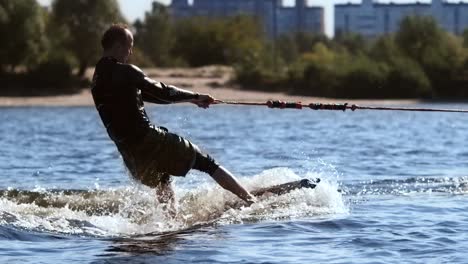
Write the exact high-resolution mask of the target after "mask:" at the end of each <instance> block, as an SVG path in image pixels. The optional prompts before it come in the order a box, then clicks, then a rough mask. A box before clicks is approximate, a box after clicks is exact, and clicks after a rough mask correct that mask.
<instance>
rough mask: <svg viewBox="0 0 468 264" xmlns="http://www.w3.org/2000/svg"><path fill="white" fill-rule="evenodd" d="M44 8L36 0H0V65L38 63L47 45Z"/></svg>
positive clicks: (29, 65) (27, 65)
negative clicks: (0, 38)
mask: <svg viewBox="0 0 468 264" xmlns="http://www.w3.org/2000/svg"><path fill="white" fill-rule="evenodd" d="M43 13H44V10H43V9H42V8H41V7H40V6H39V5H38V4H37V2H36V1H35V0H15V1H11V0H0V35H1V36H3V38H4V40H2V41H0V67H1V68H2V69H3V70H5V68H8V69H9V70H10V71H11V70H13V69H15V67H16V66H19V65H23V66H25V67H26V68H31V67H33V66H34V65H36V64H38V63H39V62H40V61H41V59H42V58H43V55H44V50H45V49H46V48H47V39H46V37H45V34H44V33H45V23H44V16H43Z"/></svg>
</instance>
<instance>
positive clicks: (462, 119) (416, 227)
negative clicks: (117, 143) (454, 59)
mask: <svg viewBox="0 0 468 264" xmlns="http://www.w3.org/2000/svg"><path fill="white" fill-rule="evenodd" d="M419 106H422V105H418V107H419ZM424 107H443V108H468V105H424ZM148 110H149V112H150V116H151V117H152V120H153V122H154V123H156V124H158V125H163V126H166V127H168V128H169V129H170V130H172V131H174V132H176V133H179V134H181V135H183V136H185V137H187V138H190V139H191V140H192V141H193V142H195V143H196V144H198V145H199V146H200V147H201V148H202V149H203V150H205V151H207V152H209V153H211V154H212V156H214V157H215V158H216V159H217V160H218V161H219V162H220V163H221V164H222V165H223V166H225V167H226V168H228V169H230V170H231V171H232V172H233V173H235V174H236V175H238V177H239V179H240V180H241V181H242V183H243V184H245V185H246V186H247V187H248V188H249V189H255V188H259V187H265V186H270V185H274V184H280V183H284V182H288V181H294V180H298V179H302V178H317V177H319V178H321V179H322V182H320V183H319V184H318V186H317V188H316V189H314V190H311V189H306V190H305V189H301V190H295V191H293V192H291V193H288V194H285V195H282V196H269V197H263V198H262V199H261V200H260V202H259V203H257V204H255V205H253V206H252V207H249V208H245V207H241V208H239V206H232V205H233V204H236V202H237V199H236V197H235V196H233V195H232V194H230V193H228V192H226V191H224V190H222V189H221V188H219V187H217V186H216V185H215V184H214V182H213V181H212V180H211V179H210V177H209V176H207V175H204V174H203V173H198V172H191V173H190V174H189V175H188V176H187V177H186V178H177V179H176V180H175V182H174V185H175V190H176V194H177V200H178V211H179V213H178V215H177V217H175V218H171V217H170V216H168V214H167V213H166V211H165V209H164V206H163V205H160V204H158V203H157V202H156V201H155V198H154V194H153V192H152V190H151V189H149V188H146V187H144V186H141V185H139V184H138V183H135V182H133V181H132V180H131V179H130V178H129V176H128V175H127V173H126V171H125V169H124V167H123V164H122V162H121V160H120V156H119V154H118V153H117V151H116V149H115V147H114V145H113V144H112V142H111V141H110V140H109V139H108V137H107V134H106V133H105V130H104V128H103V127H102V125H101V122H100V120H99V119H98V116H97V113H96V112H95V109H94V108H92V107H78V108H60V107H53V108H43V107H42V108H35V107H31V108H0V177H1V179H2V180H1V182H0V262H1V263H73V262H75V263H179V262H184V263H187V262H189V263H468V260H467V259H466V252H468V235H467V234H468V203H467V201H468V196H467V194H468V148H467V142H468V132H467V131H468V115H466V114H443V113H414V112H372V111H356V112H345V113H343V112H317V111H312V110H270V109H265V108H261V107H260V108H256V107H228V106H214V107H212V108H211V109H209V110H202V109H198V108H195V107H193V106H188V105H185V106H162V107H150V108H149V109H148Z"/></svg>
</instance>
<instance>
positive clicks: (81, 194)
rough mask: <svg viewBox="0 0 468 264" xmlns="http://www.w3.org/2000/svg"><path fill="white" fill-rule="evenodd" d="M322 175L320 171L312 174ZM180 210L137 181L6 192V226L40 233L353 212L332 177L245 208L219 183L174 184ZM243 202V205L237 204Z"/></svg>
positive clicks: (274, 174)
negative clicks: (170, 209)
mask: <svg viewBox="0 0 468 264" xmlns="http://www.w3.org/2000/svg"><path fill="white" fill-rule="evenodd" d="M306 176H307V177H308V178H316V177H317V175H313V174H311V175H306ZM301 178H302V177H300V176H298V175H297V174H295V173H294V172H293V171H292V170H290V169H286V168H283V169H281V168H280V169H272V170H268V171H264V172H263V173H261V174H260V175H256V176H254V177H251V178H244V179H242V182H243V184H244V185H246V186H247V188H248V189H256V188H262V187H268V186H272V185H276V184H281V183H285V182H289V181H293V180H299V179H301ZM174 187H175V191H176V197H177V200H178V201H177V209H178V214H177V216H176V217H175V218H172V217H170V215H169V214H168V213H167V211H166V208H165V205H163V204H158V203H157V201H156V199H155V196H154V192H153V190H151V189H149V188H146V187H144V186H141V185H139V184H135V185H132V186H128V187H123V188H117V189H106V190H100V189H94V190H46V189H40V188H37V189H35V190H32V191H26V190H17V189H7V190H0V225H1V226H4V227H5V226H7V227H12V228H16V229H22V230H26V231H34V232H47V233H53V234H73V235H84V236H97V237H132V236H139V235H144V234H156V233H165V232H173V231H179V230H184V229H188V228H192V227H196V226H199V225H206V224H211V225H213V224H231V223H242V222H255V221H261V220H269V219H290V218H301V217H311V216H323V215H331V214H332V215H333V214H344V213H347V211H348V209H347V206H346V204H345V202H344V199H343V197H342V194H341V193H340V192H338V191H337V190H338V186H337V184H336V183H334V182H330V181H327V180H326V179H325V180H323V177H322V182H320V184H318V185H317V187H316V188H315V189H298V190H294V191H291V192H290V193H287V194H284V195H280V196H276V195H272V196H265V197H262V198H261V199H260V200H259V202H258V203H256V204H254V205H252V206H250V207H243V206H239V204H238V202H239V200H238V198H236V197H235V196H234V195H233V194H231V193H229V192H227V191H225V190H222V189H221V188H220V187H218V186H217V185H215V184H214V183H210V184H208V183H206V184H202V185H198V187H197V188H187V189H184V188H182V187H180V186H178V185H177V184H176V185H175V186H174ZM236 203H237V206H236Z"/></svg>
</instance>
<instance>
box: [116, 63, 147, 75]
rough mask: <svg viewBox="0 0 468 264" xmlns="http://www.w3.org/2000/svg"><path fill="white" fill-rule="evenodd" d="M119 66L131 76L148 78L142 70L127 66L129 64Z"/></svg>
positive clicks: (130, 65) (131, 65) (119, 64)
mask: <svg viewBox="0 0 468 264" xmlns="http://www.w3.org/2000/svg"><path fill="white" fill-rule="evenodd" d="M118 66H119V67H121V70H123V71H124V72H126V73H128V74H130V75H131V76H133V77H136V78H144V77H145V76H146V75H145V74H144V73H143V71H142V70H141V69H140V68H138V67H137V66H136V65H133V64H127V63H118Z"/></svg>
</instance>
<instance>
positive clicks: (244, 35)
mask: <svg viewBox="0 0 468 264" xmlns="http://www.w3.org/2000/svg"><path fill="white" fill-rule="evenodd" d="M176 36H177V39H176V43H175V46H174V50H173V51H174V55H175V56H180V57H182V58H183V59H185V60H186V61H187V63H188V64H189V65H190V66H201V65H208V64H235V63H238V62H240V61H243V60H245V59H246V58H247V59H250V58H253V57H255V56H258V54H259V53H261V52H262V48H263V46H262V45H263V39H262V36H263V34H262V31H261V26H260V24H259V23H258V21H256V20H255V19H254V18H251V17H248V16H235V17H230V18H225V19H209V18H201V17H199V18H190V19H186V20H183V21H180V22H179V23H178V24H177V25H176Z"/></svg>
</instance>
